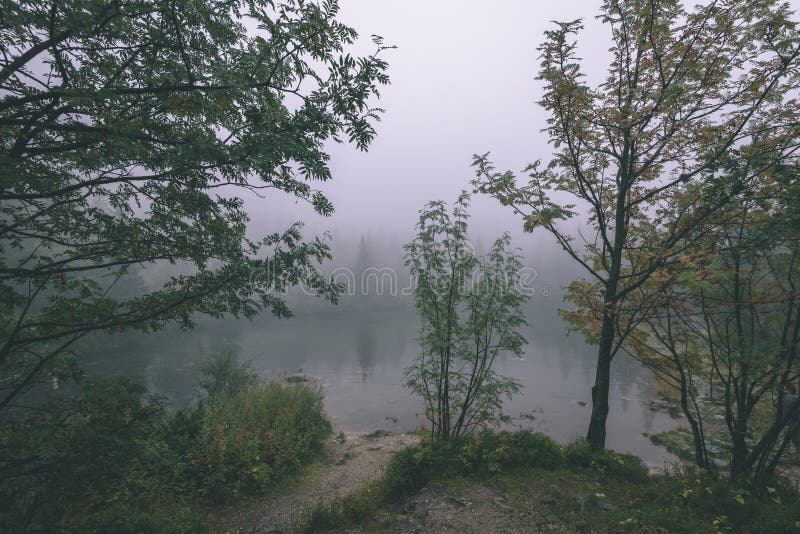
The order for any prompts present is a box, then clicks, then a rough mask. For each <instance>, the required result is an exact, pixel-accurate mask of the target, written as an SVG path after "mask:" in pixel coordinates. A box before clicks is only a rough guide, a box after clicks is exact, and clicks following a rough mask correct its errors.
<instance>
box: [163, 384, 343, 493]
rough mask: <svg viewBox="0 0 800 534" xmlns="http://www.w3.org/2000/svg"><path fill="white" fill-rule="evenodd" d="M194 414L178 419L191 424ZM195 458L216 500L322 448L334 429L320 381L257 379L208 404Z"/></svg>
mask: <svg viewBox="0 0 800 534" xmlns="http://www.w3.org/2000/svg"><path fill="white" fill-rule="evenodd" d="M194 417H196V416H193V415H192V414H184V415H182V416H181V418H180V419H177V418H176V420H175V424H176V426H178V428H179V429H180V428H184V429H185V428H186V427H187V426H188V427H191V425H192V424H193V422H194V419H193V418H194ZM191 430H194V431H198V443H197V445H196V446H195V447H194V448H193V450H192V454H191V458H190V460H189V461H190V464H191V466H193V467H194V469H195V476H194V480H195V481H197V482H198V485H199V487H198V490H199V492H200V493H201V494H202V495H203V496H204V497H206V498H208V499H209V500H211V501H214V502H221V501H222V502H224V501H230V500H232V499H233V498H235V497H237V496H239V495H240V494H242V493H250V494H252V493H258V492H260V491H263V490H264V489H266V488H267V487H268V486H269V485H270V484H272V483H274V481H275V479H276V478H277V477H279V476H280V475H282V474H284V473H286V472H288V471H291V470H293V469H296V468H297V467H299V466H300V465H301V464H302V463H303V462H304V461H306V460H308V459H309V458H311V457H312V455H313V454H314V453H316V452H318V451H319V449H320V447H321V444H322V440H323V439H325V438H326V437H327V436H329V435H330V434H331V432H332V428H331V424H330V423H329V422H328V420H327V419H325V415H324V408H323V397H322V391H321V389H320V388H319V387H317V386H309V385H283V384H277V383H268V384H257V385H255V386H252V387H250V388H249V389H246V390H244V391H240V392H239V393H237V394H234V395H218V396H215V397H213V398H211V399H210V400H209V401H208V402H207V403H206V404H205V406H204V409H203V412H202V420H201V422H200V428H199V429H196V428H193V429H192V428H190V431H191Z"/></svg>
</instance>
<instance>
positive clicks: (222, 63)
mask: <svg viewBox="0 0 800 534" xmlns="http://www.w3.org/2000/svg"><path fill="white" fill-rule="evenodd" d="M337 12H338V5H337V2H336V1H335V0H326V1H323V2H319V3H315V2H303V1H302V0H296V1H289V0H286V1H276V0H254V1H252V2H228V1H219V0H215V1H210V2H188V1H185V0H169V1H167V0H134V1H132V2H119V1H109V2H94V1H89V0H75V1H71V2H67V3H63V2H57V1H45V2H38V3H36V2H14V1H9V0H3V1H2V4H1V5H0V252H1V253H2V254H0V295H1V296H0V387H1V388H2V397H0V409H3V408H6V407H8V406H9V405H10V404H11V403H12V402H13V401H14V400H15V399H16V398H17V397H18V396H19V395H20V394H21V393H23V392H25V391H26V390H27V389H28V388H29V387H30V386H31V385H32V384H33V383H34V382H35V381H36V380H38V379H41V378H43V377H46V376H47V375H49V374H52V373H55V372H57V370H58V369H59V364H58V362H59V361H60V360H62V361H63V362H64V363H65V364H68V365H67V367H68V368H71V369H74V361H71V359H70V358H69V357H68V354H69V353H68V348H69V347H70V345H72V344H73V343H74V342H75V341H76V340H78V339H80V338H81V337H83V336H84V335H86V334H87V333H89V332H92V331H106V332H119V331H122V330H125V329H131V328H135V329H139V330H142V331H152V330H154V329H158V328H160V327H162V326H163V325H164V324H165V323H167V322H168V321H173V320H174V321H178V322H179V323H180V324H181V325H182V326H184V327H191V326H192V316H193V314H195V313H204V314H208V315H211V316H214V317H219V316H222V315H223V314H232V315H234V316H244V317H251V316H253V315H255V314H257V313H259V312H261V311H264V310H269V311H271V312H272V313H274V314H276V315H279V316H287V315H290V313H291V312H290V310H289V309H288V307H287V306H286V303H285V302H284V301H283V300H282V299H281V298H280V296H279V293H280V292H281V291H282V290H283V289H284V288H286V287H287V286H291V285H296V284H301V283H302V284H304V285H306V286H307V287H309V288H311V289H313V290H314V291H315V292H316V293H317V294H318V295H320V296H323V297H325V298H329V299H335V297H336V295H337V287H336V286H335V285H334V284H332V283H331V282H330V281H329V280H327V279H326V278H324V277H323V276H321V275H320V273H319V272H318V269H317V265H318V263H319V262H321V261H323V260H324V259H325V258H328V257H329V248H328V245H327V243H326V242H324V241H322V240H320V239H312V240H307V241H304V240H303V237H302V234H301V226H300V224H295V225H293V226H291V227H290V228H288V229H286V230H285V231H281V232H276V233H272V234H270V235H267V236H252V234H251V233H248V216H247V213H246V211H245V199H246V198H247V197H248V196H249V197H250V198H253V197H256V196H261V195H264V194H268V193H271V192H274V193H276V194H277V193H280V194H285V195H287V196H288V197H289V198H297V199H301V200H303V201H306V202H309V203H311V204H312V205H313V207H314V209H315V210H316V211H317V212H318V213H319V214H321V215H329V214H330V213H331V212H332V210H333V206H332V205H331V203H330V202H329V201H328V199H327V198H325V197H324V196H323V195H322V194H321V193H320V192H319V191H317V190H315V189H314V187H313V183H314V182H316V181H325V180H328V179H330V178H331V174H330V170H329V168H328V165H327V161H328V155H327V153H326V152H325V150H324V143H325V142H326V141H329V140H334V141H337V142H350V143H353V144H355V145H356V146H357V147H358V148H359V149H362V150H363V149H366V148H367V146H368V145H369V144H370V142H371V141H372V139H373V137H374V135H375V130H374V128H373V125H374V122H375V121H376V120H377V119H378V118H379V115H380V113H381V111H382V110H380V109H379V108H373V107H370V104H369V102H370V100H371V99H373V98H374V97H376V96H378V94H379V87H380V86H381V85H384V84H386V83H388V77H387V74H386V70H387V64H386V63H385V61H384V60H382V59H381V58H380V52H381V51H382V50H383V49H384V48H385V47H384V46H383V45H382V44H381V40H380V38H378V37H374V38H373V40H374V43H375V45H376V48H377V52H376V53H375V54H373V55H370V56H366V57H353V56H351V55H350V54H349V53H347V51H346V48H347V47H348V46H349V45H350V44H352V43H353V42H354V41H355V39H356V38H357V34H356V32H355V31H354V30H353V29H352V28H349V27H347V26H345V25H343V24H341V23H340V22H338V21H337V20H336V17H337ZM165 262H166V263H169V264H173V265H177V266H180V267H181V272H183V273H184V274H180V275H175V276H173V277H171V279H170V280H168V281H167V282H166V283H164V284H163V285H162V286H161V287H157V288H155V289H154V290H150V291H148V292H146V293H144V294H142V295H139V296H136V297H135V298H129V299H120V300H117V299H114V298H111V297H110V296H109V291H110V290H111V288H112V287H113V286H114V284H115V282H116V280H118V279H119V278H120V277H123V276H124V275H125V273H126V272H127V270H128V269H131V268H133V267H134V266H136V265H144V266H147V265H151V266H152V265H155V264H158V263H165ZM70 361H71V363H70ZM62 368H63V366H62Z"/></svg>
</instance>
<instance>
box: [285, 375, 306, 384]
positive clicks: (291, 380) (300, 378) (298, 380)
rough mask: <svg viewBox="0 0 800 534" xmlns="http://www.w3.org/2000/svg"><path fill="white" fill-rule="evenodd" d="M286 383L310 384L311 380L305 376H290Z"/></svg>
mask: <svg viewBox="0 0 800 534" xmlns="http://www.w3.org/2000/svg"><path fill="white" fill-rule="evenodd" d="M286 381H287V382H289V383H290V384H300V383H303V382H308V381H309V378H308V377H307V376H305V375H289V376H287V377H286Z"/></svg>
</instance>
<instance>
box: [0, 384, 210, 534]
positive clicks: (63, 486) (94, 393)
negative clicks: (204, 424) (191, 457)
mask: <svg viewBox="0 0 800 534" xmlns="http://www.w3.org/2000/svg"><path fill="white" fill-rule="evenodd" d="M164 414H165V406H164V403H163V400H162V399H160V398H157V397H153V396H151V395H147V394H146V393H145V389H144V388H143V387H142V386H140V385H137V384H134V383H132V382H129V381H126V380H95V381H91V382H87V383H86V384H84V386H83V389H82V391H81V393H80V395H79V396H78V397H76V398H74V399H71V400H69V401H67V402H66V403H65V404H64V405H63V406H61V407H59V408H55V407H49V408H47V409H46V410H43V411H41V412H38V413H37V415H36V416H32V417H29V418H26V419H23V420H5V421H3V422H2V426H0V450H2V456H0V458H2V459H0V474H2V477H0V481H1V482H0V531H4V532H20V531H29V530H32V531H70V530H86V529H89V530H91V529H92V528H91V527H90V525H103V524H108V522H109V514H111V513H112V512H111V511H112V510H118V511H119V510H123V509H124V510H126V513H125V514H124V515H125V516H126V517H127V518H128V519H127V520H130V521H131V524H138V520H139V519H142V518H143V517H144V516H139V519H136V517H137V515H138V514H137V513H134V512H133V511H132V510H134V509H139V510H148V509H151V510H152V509H153V503H154V502H155V501H159V500H160V501H163V499H156V498H155V495H157V493H158V492H161V491H163V488H162V483H161V481H160V480H159V472H160V467H161V466H160V463H159V462H160V460H159V459H160V458H162V454H161V452H163V449H164V447H163V446H161V444H160V443H159V442H158V440H157V439H155V436H157V435H158V429H159V425H160V424H161V422H162V421H163V417H164ZM155 513H157V511H152V512H150V515H153V514H155ZM176 514H177V515H180V516H184V517H189V516H192V512H191V510H189V509H188V508H185V507H184V506H182V505H181V504H180V503H177V504H176V505H175V506H173V510H172V512H171V513H170V514H165V516H167V515H169V516H175V515H176ZM120 517H122V516H120ZM134 519H136V521H134ZM198 522H202V521H201V520H198ZM161 523H163V521H162V522H161ZM118 526H120V528H114V529H113V530H114V531H116V530H122V531H124V530H125V529H124V528H121V525H118ZM131 529H132V530H137V528H136V527H131ZM131 529H129V530H131ZM95 530H98V531H109V529H106V528H101V527H99V526H98V527H97V528H96V529H95ZM138 530H141V529H138ZM144 530H151V529H144Z"/></svg>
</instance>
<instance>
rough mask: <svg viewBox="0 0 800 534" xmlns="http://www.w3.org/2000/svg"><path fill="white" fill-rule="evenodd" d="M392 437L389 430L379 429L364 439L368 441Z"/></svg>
mask: <svg viewBox="0 0 800 534" xmlns="http://www.w3.org/2000/svg"><path fill="white" fill-rule="evenodd" d="M391 435H392V433H391V432H389V431H388V430H383V429H382V428H379V429H378V430H375V431H373V432H370V433H369V434H367V435H366V436H364V437H365V438H366V439H378V438H385V437H386V436H391Z"/></svg>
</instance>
